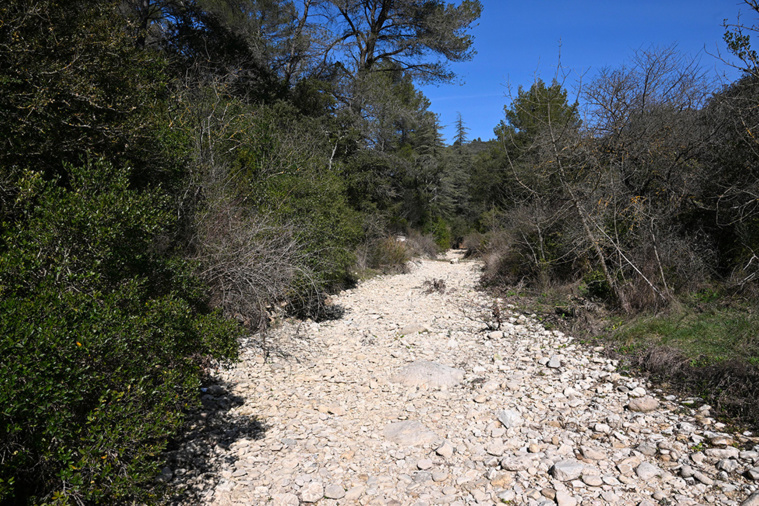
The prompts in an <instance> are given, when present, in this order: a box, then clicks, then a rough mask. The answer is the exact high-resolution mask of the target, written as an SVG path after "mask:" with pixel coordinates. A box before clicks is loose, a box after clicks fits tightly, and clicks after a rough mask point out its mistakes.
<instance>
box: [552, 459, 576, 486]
mask: <svg viewBox="0 0 759 506" xmlns="http://www.w3.org/2000/svg"><path fill="white" fill-rule="evenodd" d="M584 469H585V464H583V463H582V462H579V461H577V460H574V459H567V460H560V461H559V462H557V463H555V464H554V465H553V467H551V469H550V470H549V473H551V476H553V477H554V478H556V479H557V480H559V481H572V480H576V479H577V478H579V477H580V476H581V475H582V472H583V470H584Z"/></svg>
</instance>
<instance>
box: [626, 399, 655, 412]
mask: <svg viewBox="0 0 759 506" xmlns="http://www.w3.org/2000/svg"><path fill="white" fill-rule="evenodd" d="M658 407H659V401H657V400H656V399H654V398H653V397H651V396H650V395H646V396H644V397H640V398H637V399H632V400H630V402H629V403H628V404H627V409H629V410H630V411H634V412H637V413H650V412H651V411H654V410H656V409H657V408H658Z"/></svg>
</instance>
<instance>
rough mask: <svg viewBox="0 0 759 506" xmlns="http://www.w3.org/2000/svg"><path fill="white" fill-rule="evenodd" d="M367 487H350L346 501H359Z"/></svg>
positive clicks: (346, 494)
mask: <svg viewBox="0 0 759 506" xmlns="http://www.w3.org/2000/svg"><path fill="white" fill-rule="evenodd" d="M365 490H366V489H365V488H364V487H362V486H356V487H352V488H349V489H348V491H347V492H346V493H345V497H344V499H345V500H346V501H358V500H359V499H360V498H361V496H362V495H364V491H365Z"/></svg>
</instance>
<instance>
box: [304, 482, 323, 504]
mask: <svg viewBox="0 0 759 506" xmlns="http://www.w3.org/2000/svg"><path fill="white" fill-rule="evenodd" d="M323 497H324V485H322V484H321V483H319V482H318V481H312V482H310V483H308V484H306V485H305V486H304V487H303V489H301V491H300V500H301V501H303V502H306V503H314V502H317V501H320V500H321V499H322V498H323Z"/></svg>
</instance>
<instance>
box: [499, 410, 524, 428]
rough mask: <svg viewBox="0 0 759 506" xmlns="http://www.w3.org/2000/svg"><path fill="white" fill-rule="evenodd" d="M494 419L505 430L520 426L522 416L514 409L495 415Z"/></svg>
mask: <svg viewBox="0 0 759 506" xmlns="http://www.w3.org/2000/svg"><path fill="white" fill-rule="evenodd" d="M496 417H497V418H498V420H499V421H500V422H501V423H502V424H503V426H504V427H506V428H507V429H511V428H513V427H518V426H520V425H522V421H523V420H522V415H520V414H519V411H516V410H514V409H505V410H502V411H499V412H498V413H496Z"/></svg>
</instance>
